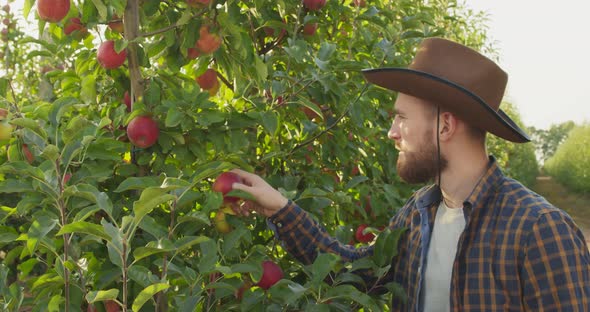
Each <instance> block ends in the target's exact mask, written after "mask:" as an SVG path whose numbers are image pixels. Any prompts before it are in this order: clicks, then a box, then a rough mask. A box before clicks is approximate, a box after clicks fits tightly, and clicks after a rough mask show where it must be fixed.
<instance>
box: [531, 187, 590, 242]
mask: <svg viewBox="0 0 590 312" xmlns="http://www.w3.org/2000/svg"><path fill="white" fill-rule="evenodd" d="M532 189H533V191H535V192H537V193H538V194H540V195H541V196H543V197H545V198H546V199H547V200H548V201H549V202H550V203H552V204H553V205H555V206H557V207H559V208H561V209H563V210H565V211H566V212H567V213H568V214H569V215H570V216H572V218H573V219H574V221H575V222H576V223H577V224H578V225H579V226H580V228H581V229H582V231H583V232H584V235H585V236H586V239H590V194H577V193H573V192H570V191H569V190H567V189H566V188H565V187H563V186H562V185H560V184H559V183H557V182H556V181H555V180H553V179H551V178H550V177H538V178H537V182H536V184H535V185H534V186H533V187H532Z"/></svg>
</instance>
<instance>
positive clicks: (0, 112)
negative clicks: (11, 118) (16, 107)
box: [0, 108, 8, 120]
mask: <svg viewBox="0 0 590 312" xmlns="http://www.w3.org/2000/svg"><path fill="white" fill-rule="evenodd" d="M7 116H8V110H7V109H6V108H0V120H4V118H6V117H7Z"/></svg>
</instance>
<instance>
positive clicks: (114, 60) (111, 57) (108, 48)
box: [97, 40, 127, 69]
mask: <svg viewBox="0 0 590 312" xmlns="http://www.w3.org/2000/svg"><path fill="white" fill-rule="evenodd" d="M97 58H98V63H100V65H101V66H102V67H104V68H106V69H114V68H117V67H119V66H121V65H123V63H125V59H127V51H126V50H122V51H121V52H119V53H117V52H115V41H113V40H107V41H105V42H103V43H101V45H100V47H98V52H97Z"/></svg>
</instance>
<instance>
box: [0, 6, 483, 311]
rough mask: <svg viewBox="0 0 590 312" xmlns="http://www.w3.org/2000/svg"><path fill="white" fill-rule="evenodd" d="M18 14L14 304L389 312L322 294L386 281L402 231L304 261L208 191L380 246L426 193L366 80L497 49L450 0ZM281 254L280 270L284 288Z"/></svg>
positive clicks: (6, 277)
mask: <svg viewBox="0 0 590 312" xmlns="http://www.w3.org/2000/svg"><path fill="white" fill-rule="evenodd" d="M48 3H49V4H48ZM68 6H69V7H68ZM65 7H68V10H65V12H66V13H65V16H62V15H63V10H62V9H63V8H65ZM43 10H48V11H47V12H39V11H43ZM3 12H4V13H2V14H3V15H4V16H5V17H6V18H8V19H9V22H8V25H7V27H8V26H9V25H10V28H8V30H7V32H6V36H4V35H3V37H2V39H3V48H2V49H3V51H4V53H5V54H4V60H5V61H4V63H3V66H4V68H3V70H4V73H5V75H4V77H3V78H1V79H0V97H1V102H0V106H1V108H2V109H3V112H5V114H4V113H3V116H2V118H3V119H4V120H3V124H2V125H3V126H5V127H3V128H2V129H7V130H8V131H5V133H6V134H5V135H0V144H1V145H2V148H0V162H2V163H3V165H2V166H0V174H1V176H0V192H1V193H2V199H1V205H0V206H1V207H2V209H1V210H0V218H1V220H2V225H1V226H0V229H1V235H0V248H1V249H2V252H1V253H0V258H1V260H2V265H1V266H0V284H1V285H2V286H1V287H0V305H2V308H3V309H4V310H11V311H17V310H19V309H20V308H26V309H31V308H32V309H34V310H47V311H78V310H80V309H81V308H83V309H88V311H94V309H99V310H102V309H106V310H108V311H117V310H119V309H120V310H123V311H127V310H129V309H132V310H133V311H194V310H198V311H203V310H206V311H210V310H216V309H241V310H247V309H263V308H264V309H268V310H273V309H274V310H277V309H280V308H281V307H284V306H289V308H291V309H294V310H308V309H316V310H321V311H323V310H327V309H337V310H350V309H358V308H360V307H366V308H367V309H369V310H378V309H381V307H383V306H384V305H386V304H387V302H388V296H391V294H393V295H395V296H403V294H404V290H403V289H399V287H396V285H388V287H389V289H390V290H391V292H390V293H389V294H388V295H384V296H377V295H374V296H369V295H367V294H365V293H364V292H360V291H358V290H356V289H355V288H353V287H352V286H350V283H351V282H357V283H358V278H355V276H354V275H351V274H348V273H342V274H337V275H334V276H333V277H334V279H333V280H332V281H331V283H330V285H328V284H327V283H326V282H325V277H326V276H327V275H328V273H329V272H330V271H333V272H340V271H341V269H342V268H343V266H344V265H345V266H346V267H347V268H348V271H355V270H358V269H366V268H372V269H373V270H374V272H376V274H377V276H378V277H380V276H382V275H383V274H384V273H385V272H386V271H387V266H388V261H389V260H390V259H391V257H393V256H394V254H395V249H396V248H395V244H394V242H395V241H396V237H397V235H399V232H391V231H385V232H383V233H381V234H380V235H379V236H378V238H377V242H376V248H377V250H378V252H376V254H377V256H376V257H374V258H373V259H369V260H365V261H363V262H361V263H355V264H343V263H341V262H340V261H338V259H336V258H335V257H334V256H332V255H322V256H321V257H320V258H319V259H318V261H316V263H314V264H313V265H310V266H302V265H301V264H299V263H297V262H296V261H294V260H293V259H292V258H291V257H289V256H288V255H286V253H285V252H284V250H283V249H282V248H281V246H280V245H278V244H276V242H275V240H274V238H273V235H272V233H271V232H270V231H269V230H268V229H267V227H266V223H265V220H264V218H248V219H242V218H236V217H234V216H232V215H231V214H229V211H228V210H227V209H225V208H224V203H223V202H224V199H223V197H222V195H221V193H219V192H215V191H213V190H212V184H213V182H214V180H215V177H216V176H218V175H219V174H220V173H221V172H223V171H226V170H228V169H230V168H233V167H242V168H245V169H247V170H252V171H256V172H257V173H259V174H262V175H263V176H265V177H266V178H267V179H268V180H269V181H270V182H271V183H272V184H273V186H275V187H277V188H279V189H280V190H281V191H282V192H284V194H285V195H286V196H288V197H289V198H291V199H293V200H295V201H297V203H299V204H300V205H301V206H303V207H305V208H306V209H307V210H309V211H310V212H312V213H313V214H314V215H315V216H317V218H319V219H320V220H321V221H322V223H324V224H325V225H326V227H327V229H328V230H329V231H330V232H331V233H333V234H334V235H335V236H336V237H337V238H338V239H340V240H342V241H343V242H350V243H351V244H362V243H365V241H366V239H365V238H366V237H367V236H366V235H367V233H368V232H374V233H376V232H378V229H379V228H380V227H382V226H385V225H386V224H387V219H388V217H390V216H391V215H392V214H393V212H394V211H395V210H396V209H397V208H398V207H400V206H401V205H402V204H403V202H404V200H405V199H406V198H407V196H408V195H409V194H410V193H411V192H412V191H413V190H414V189H415V186H414V187H412V186H408V185H405V184H403V183H401V182H400V181H399V179H398V178H397V175H396V173H395V162H396V159H397V154H396V152H395V150H394V148H393V145H392V143H391V141H389V140H388V139H387V136H386V132H387V129H388V128H389V125H390V122H391V109H392V104H393V102H394V99H392V94H391V93H390V92H388V91H384V90H382V89H379V88H376V87H373V86H369V85H367V84H366V83H365V81H364V80H363V78H362V76H361V74H360V72H359V71H360V70H361V69H363V68H372V67H380V66H406V65H407V64H408V63H409V62H410V61H411V58H412V56H413V54H414V50H415V48H416V46H417V44H418V43H419V42H420V40H422V38H424V37H431V36H443V37H449V38H454V39H456V40H458V41H460V42H462V43H465V44H467V45H469V46H471V47H474V48H476V49H480V48H482V49H484V50H485V49H488V45H489V43H488V42H487V40H486V37H485V31H483V29H484V27H483V24H482V21H483V16H482V15H480V14H472V12H469V11H466V10H465V9H464V8H462V7H461V6H460V5H458V4H457V2H456V1H446V0H435V1H429V2H428V3H424V2H423V1H415V0H400V1H385V0H383V1H381V0H370V1H356V0H355V1H348V0H346V1H335V0H329V1H324V0H304V1H299V0H288V1H270V0H254V1H233V0H227V1H226V0H214V1H210V0H187V1H186V2H185V1H171V0H164V1H147V0H145V1H139V0H128V1H124V0H110V1H106V0H74V1H69V0H65V2H64V1H63V0H37V1H34V0H28V1H25V7H24V17H20V16H15V15H14V12H11V10H10V6H9V5H7V6H5V7H3ZM39 13H42V14H39ZM39 16H42V17H43V19H39ZM18 18H24V19H26V22H27V23H36V22H37V21H38V25H39V29H40V31H39V36H35V37H31V36H29V35H26V34H24V33H23V31H22V30H19V28H18V27H17V26H16V24H12V20H14V19H18ZM5 25H6V24H5ZM121 62H122V63H121ZM4 115H5V116H4ZM232 195H233V194H232ZM228 196H230V195H228ZM367 225H368V226H367ZM360 227H363V228H364V230H362V231H359V230H358V228H360ZM357 232H360V234H361V235H356V240H357V241H355V234H356V233H357ZM268 261H272V262H274V263H275V264H278V266H279V268H282V270H283V271H284V275H282V276H283V278H282V279H281V280H280V281H279V282H278V283H277V284H275V285H272V286H270V284H272V283H274V282H275V281H276V277H277V276H281V275H279V274H278V273H276V272H278V270H277V269H276V266H273V265H269V264H268V263H269V262H268ZM265 268H270V270H272V272H275V273H273V274H271V275H273V276H271V277H268V274H270V273H269V272H267V271H266V269H265ZM265 272H266V273H265ZM267 273H268V274H267ZM260 280H264V282H260ZM369 287H370V286H369ZM369 290H370V289H369Z"/></svg>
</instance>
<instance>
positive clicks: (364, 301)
mask: <svg viewBox="0 0 590 312" xmlns="http://www.w3.org/2000/svg"><path fill="white" fill-rule="evenodd" d="M324 297H325V298H326V299H327V298H346V299H348V300H352V301H354V302H357V303H359V304H361V305H362V306H363V307H364V308H367V310H368V311H381V309H380V308H379V306H378V305H377V303H376V302H375V301H374V300H373V299H372V298H371V297H370V296H369V295H367V294H365V293H362V292H360V291H358V289H356V288H354V286H352V285H339V286H336V287H331V288H329V289H328V291H326V294H325V295H324Z"/></svg>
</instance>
